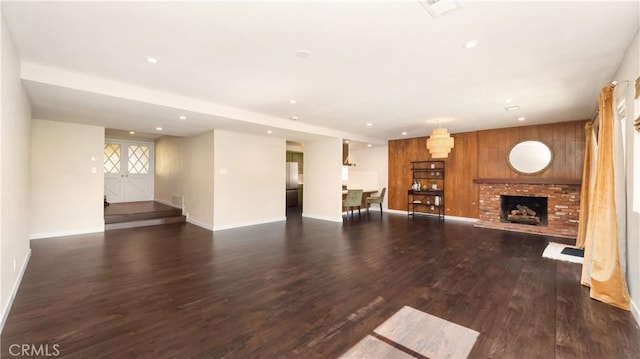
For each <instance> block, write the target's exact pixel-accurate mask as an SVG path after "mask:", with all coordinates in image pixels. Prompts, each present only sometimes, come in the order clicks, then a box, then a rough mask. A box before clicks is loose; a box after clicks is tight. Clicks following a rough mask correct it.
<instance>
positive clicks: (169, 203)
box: [154, 199, 184, 214]
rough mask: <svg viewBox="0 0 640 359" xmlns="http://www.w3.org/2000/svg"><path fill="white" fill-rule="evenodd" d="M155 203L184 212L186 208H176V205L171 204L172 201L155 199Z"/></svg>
mask: <svg viewBox="0 0 640 359" xmlns="http://www.w3.org/2000/svg"><path fill="white" fill-rule="evenodd" d="M154 201H155V202H158V203H162V204H164V205H167V206H169V207H173V208H178V209H182V210H183V211H184V208H182V207H180V206H176V205H175V204H173V203H171V201H165V200H164V199H154ZM183 214H184V212H183Z"/></svg>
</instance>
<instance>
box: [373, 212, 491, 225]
mask: <svg viewBox="0 0 640 359" xmlns="http://www.w3.org/2000/svg"><path fill="white" fill-rule="evenodd" d="M385 212H389V213H395V214H404V215H405V216H406V215H408V214H407V211H401V210H397V209H388V210H386V211H385ZM416 215H419V216H431V217H438V216H437V215H435V214H431V213H423V212H416ZM444 219H446V220H452V221H458V222H469V223H475V222H477V221H478V219H477V218H469V217H458V216H450V215H448V214H447V215H445V216H444Z"/></svg>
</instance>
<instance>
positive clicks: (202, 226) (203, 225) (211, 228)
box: [187, 216, 213, 231]
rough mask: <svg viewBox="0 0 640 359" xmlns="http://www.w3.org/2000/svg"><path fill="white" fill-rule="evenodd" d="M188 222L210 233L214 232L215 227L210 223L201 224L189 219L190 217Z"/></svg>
mask: <svg viewBox="0 0 640 359" xmlns="http://www.w3.org/2000/svg"><path fill="white" fill-rule="evenodd" d="M187 222H188V223H191V224H194V225H196V226H198V227H200V228H204V229H208V230H210V231H213V225H211V224H208V223H204V222H200V221H198V220H195V219H193V218H189V216H187Z"/></svg>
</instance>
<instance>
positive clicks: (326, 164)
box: [302, 138, 342, 222]
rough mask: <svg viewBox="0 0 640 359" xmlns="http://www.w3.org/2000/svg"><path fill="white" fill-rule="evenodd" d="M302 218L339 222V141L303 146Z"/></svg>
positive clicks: (340, 180)
mask: <svg viewBox="0 0 640 359" xmlns="http://www.w3.org/2000/svg"><path fill="white" fill-rule="evenodd" d="M303 198H304V202H303V205H302V216H304V217H310V218H317V219H323V220H328V221H334V222H342V139H340V138H329V139H326V140H321V141H316V142H305V145H304V187H303Z"/></svg>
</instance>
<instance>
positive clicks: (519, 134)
mask: <svg viewBox="0 0 640 359" xmlns="http://www.w3.org/2000/svg"><path fill="white" fill-rule="evenodd" d="M585 122H586V120H584V121H573V122H562V123H554V124H548V125H535V126H523V127H512V128H502V129H495V130H485V131H474V132H465V133H456V134H453V135H452V136H453V137H454V139H455V146H454V148H453V150H452V151H451V153H450V154H449V158H447V159H445V169H446V175H445V213H446V214H447V215H452V216H459V217H468V218H478V196H479V195H478V185H477V184H475V183H473V180H474V179H476V178H503V179H511V178H532V177H533V178H547V179H549V178H553V179H581V177H582V164H583V160H584V124H585ZM522 140H539V141H543V142H545V143H547V144H548V145H549V146H550V147H551V149H552V151H553V155H554V159H553V164H552V165H551V167H550V168H549V169H548V170H547V171H545V172H543V173H541V174H538V175H534V176H526V175H520V174H518V173H516V172H514V171H513V170H511V169H510V168H509V166H508V165H507V153H508V151H509V149H510V148H511V147H512V146H513V145H514V144H515V143H517V142H519V141H522ZM426 146H427V137H416V138H408V139H403V140H392V141H389V189H388V191H389V208H390V209H397V210H406V209H407V190H408V189H410V188H411V180H412V177H411V176H412V175H411V161H428V160H431V159H432V158H431V155H430V154H429V151H428V150H427V147H426Z"/></svg>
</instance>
